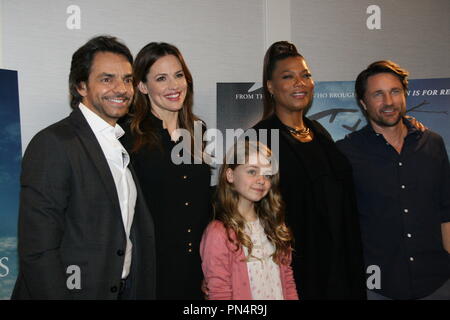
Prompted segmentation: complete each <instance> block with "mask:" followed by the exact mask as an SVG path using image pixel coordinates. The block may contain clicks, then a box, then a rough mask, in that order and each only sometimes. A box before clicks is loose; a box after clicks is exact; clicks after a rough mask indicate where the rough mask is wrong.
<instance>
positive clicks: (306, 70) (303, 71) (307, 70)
mask: <svg viewBox="0 0 450 320" xmlns="http://www.w3.org/2000/svg"><path fill="white" fill-rule="evenodd" d="M285 72H295V71H292V70H290V69H286V70H283V71H281V73H285ZM305 72H308V73H309V72H310V71H309V69H303V70H302V71H300V73H305Z"/></svg>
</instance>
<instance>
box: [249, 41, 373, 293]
mask: <svg viewBox="0 0 450 320" xmlns="http://www.w3.org/2000/svg"><path fill="white" fill-rule="evenodd" d="M263 87H264V116H263V120H262V121H260V122H259V123H258V124H257V125H256V126H255V127H254V129H279V137H280V138H279V141H278V143H279V157H280V159H279V160H280V183H281V192H282V196H283V200H284V202H285V204H286V220H287V223H288V225H289V226H290V227H291V229H292V230H293V233H294V239H295V245H294V254H293V269H294V276H295V280H296V283H297V289H298V292H299V297H300V299H365V273H364V269H363V258H362V247H361V237H360V230H359V223H358V214H357V207H356V200H355V195H354V189H353V181H352V172H351V166H350V163H349V162H348V161H347V159H346V158H345V157H344V156H343V155H342V154H341V153H340V152H339V151H338V149H337V148H336V146H335V144H334V142H333V140H332V139H331V136H330V134H329V133H328V132H327V131H326V130H325V129H324V128H323V127H322V126H321V125H320V124H319V123H318V122H317V121H311V120H309V119H308V118H306V117H305V114H306V112H307V110H308V109H309V108H310V106H311V103H312V100H313V94H314V81H313V79H312V77H311V73H310V70H309V68H308V65H307V64H306V61H305V59H304V58H303V57H302V56H301V55H300V54H299V53H298V51H297V49H296V47H295V46H294V45H293V44H291V43H289V42H286V41H280V42H276V43H274V44H273V45H272V46H271V47H270V48H269V49H268V51H267V52H266V55H265V57H264V73H263ZM268 136H270V133H269V134H268ZM274 143H276V142H275V141H271V144H272V145H273V144H274Z"/></svg>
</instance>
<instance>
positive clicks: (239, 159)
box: [214, 140, 293, 264]
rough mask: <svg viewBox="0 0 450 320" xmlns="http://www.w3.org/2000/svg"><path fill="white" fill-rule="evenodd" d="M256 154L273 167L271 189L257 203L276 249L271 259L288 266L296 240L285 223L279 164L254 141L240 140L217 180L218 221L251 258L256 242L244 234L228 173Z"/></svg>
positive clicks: (231, 240)
mask: <svg viewBox="0 0 450 320" xmlns="http://www.w3.org/2000/svg"><path fill="white" fill-rule="evenodd" d="M254 153H256V154H257V155H258V159H259V160H260V162H262V161H270V164H271V166H272V176H271V178H270V182H271V188H270V190H269V192H268V194H267V195H266V196H265V197H264V198H263V199H261V200H260V201H258V202H255V211H256V214H257V216H258V218H259V220H260V222H261V224H262V226H263V228H264V232H265V234H266V235H267V238H268V239H269V241H270V242H271V243H272V244H273V245H274V246H275V252H274V254H273V257H272V258H273V260H274V262H275V263H277V264H281V263H283V264H287V263H288V261H287V259H286V258H287V257H288V256H289V254H290V252H291V242H292V241H293V237H292V233H291V231H290V230H289V228H288V227H287V226H286V225H285V222H284V204H283V201H282V199H281V194H280V189H279V180H280V177H279V173H278V162H277V161H276V160H275V159H274V157H272V152H271V150H270V149H269V148H268V147H267V146H266V145H264V144H262V143H261V142H255V141H248V140H246V141H238V142H237V143H235V144H234V146H233V147H232V148H231V149H230V150H229V151H228V153H227V155H226V156H225V161H224V164H223V165H222V167H221V169H220V172H219V177H218V184H217V189H216V194H215V199H214V200H215V201H214V214H215V219H217V220H219V221H221V222H222V223H223V224H224V226H225V228H226V230H227V233H228V240H229V241H230V242H232V243H233V244H234V245H235V246H236V251H237V250H239V249H240V248H242V246H245V247H246V248H247V249H248V258H249V257H250V256H251V253H252V249H253V243H252V241H251V239H250V237H249V236H248V235H246V234H245V232H244V229H245V219H244V218H243V216H242V215H241V214H240V213H239V210H238V201H239V194H238V192H237V191H236V190H235V188H234V186H233V184H232V183H229V182H228V180H227V177H226V172H227V169H228V168H230V169H232V170H234V169H235V168H236V167H237V166H239V165H242V164H247V163H248V162H249V158H250V155H252V154H254ZM267 163H269V162H267ZM233 232H234V233H235V234H236V240H233V239H232V237H231V234H232V233H233ZM248 258H247V260H248Z"/></svg>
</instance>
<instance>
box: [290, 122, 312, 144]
mask: <svg viewBox="0 0 450 320" xmlns="http://www.w3.org/2000/svg"><path fill="white" fill-rule="evenodd" d="M284 126H285V127H286V129H287V130H288V131H289V133H290V134H291V135H292V136H294V138H296V139H297V140H299V141H301V142H309V141H311V140H312V139H313V137H312V132H311V130H310V129H309V128H308V127H304V128H303V129H295V128H292V127H289V126H287V125H284Z"/></svg>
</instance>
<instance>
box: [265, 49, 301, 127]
mask: <svg viewBox="0 0 450 320" xmlns="http://www.w3.org/2000/svg"><path fill="white" fill-rule="evenodd" d="M289 57H300V58H303V56H302V55H301V54H300V53H299V52H298V51H297V47H296V46H295V45H294V44H292V43H290V42H288V41H278V42H275V43H273V44H272V45H271V46H270V47H269V49H267V51H266V54H265V55H264V66H263V104H264V113H263V119H266V118H268V117H270V116H271V115H272V114H273V113H274V111H275V103H274V100H273V98H272V96H271V94H270V92H269V88H268V87H267V81H268V80H272V74H273V71H274V70H275V67H276V64H277V62H278V61H280V60H284V59H286V58H289Z"/></svg>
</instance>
